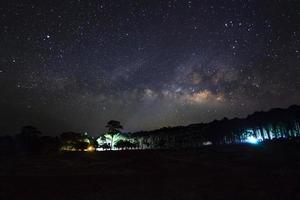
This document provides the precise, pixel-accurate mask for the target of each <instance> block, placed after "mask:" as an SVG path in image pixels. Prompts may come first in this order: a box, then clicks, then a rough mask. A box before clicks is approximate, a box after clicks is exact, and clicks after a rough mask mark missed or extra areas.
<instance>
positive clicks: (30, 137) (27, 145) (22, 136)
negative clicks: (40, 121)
mask: <svg viewBox="0 0 300 200" xmlns="http://www.w3.org/2000/svg"><path fill="white" fill-rule="evenodd" d="M41 134H42V133H41V132H40V131H39V130H38V129H37V128H36V127H34V126H24V127H22V129H21V132H20V133H19V134H17V135H16V143H17V149H18V150H20V151H25V152H38V151H39V150H40V149H41V143H40V138H39V137H40V135H41Z"/></svg>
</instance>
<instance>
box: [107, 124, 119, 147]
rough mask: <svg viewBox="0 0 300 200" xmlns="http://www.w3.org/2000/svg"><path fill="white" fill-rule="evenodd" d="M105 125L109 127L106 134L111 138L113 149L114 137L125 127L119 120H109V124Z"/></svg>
mask: <svg viewBox="0 0 300 200" xmlns="http://www.w3.org/2000/svg"><path fill="white" fill-rule="evenodd" d="M105 127H106V128H108V133H107V134H106V135H108V136H109V139H110V140H111V143H110V145H111V149H113V146H114V138H115V136H116V135H118V134H120V129H123V126H122V125H121V123H120V122H119V121H115V120H110V121H109V122H107V125H106V126H105Z"/></svg>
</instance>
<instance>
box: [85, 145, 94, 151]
mask: <svg viewBox="0 0 300 200" xmlns="http://www.w3.org/2000/svg"><path fill="white" fill-rule="evenodd" d="M86 150H87V151H95V150H96V149H95V147H93V146H89V147H88V148H87V149H86Z"/></svg>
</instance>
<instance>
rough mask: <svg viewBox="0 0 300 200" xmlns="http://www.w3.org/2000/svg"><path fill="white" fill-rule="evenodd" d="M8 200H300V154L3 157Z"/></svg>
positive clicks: (222, 151)
mask: <svg viewBox="0 0 300 200" xmlns="http://www.w3.org/2000/svg"><path fill="white" fill-rule="evenodd" d="M0 161H1V166H0V175H1V176H0V179H1V181H0V199H43V200H45V199H53V200H54V199H55V200H60V199H72V200H76V199H94V200H95V199H101V200H106V199H139V200H141V199H151V200H152V199H252V200H253V199H264V200H267V199H300V190H299V185H300V147H298V146H288V145H264V146H262V145H260V146H259V145H258V146H247V145H244V146H223V147H206V148H202V149H198V150H182V151H122V152H94V153H91V152H81V153H74V152H72V153H58V154H53V155H18V156H10V157H9V158H8V157H2V158H1V160H0Z"/></svg>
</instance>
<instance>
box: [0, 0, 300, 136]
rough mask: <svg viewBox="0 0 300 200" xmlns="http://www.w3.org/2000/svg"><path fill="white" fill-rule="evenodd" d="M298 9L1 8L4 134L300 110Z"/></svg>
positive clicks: (106, 4) (290, 4) (97, 4)
mask: <svg viewBox="0 0 300 200" xmlns="http://www.w3.org/2000/svg"><path fill="white" fill-rule="evenodd" d="M299 6H300V3H299V1H296V0H294V1H288V0H287V1H279V0H274V1H259V0H256V1H255V0H248V1H239V0H232V1H213V0H204V1H196V0H190V1H179V0H169V1H117V0H116V1H101V0H97V1H85V0H84V1H83V0H81V1H80V0H76V1H75V0H69V1H56V0H53V1H36V2H31V3H29V2H27V1H8V0H6V1H4V2H2V3H1V4H0V28H1V32H0V55H1V57H0V91H1V99H0V102H1V103H0V121H1V122H0V125H1V131H2V132H1V133H0V134H14V133H16V132H17V131H18V130H19V129H20V127H21V126H23V125H34V126H36V127H38V128H39V129H40V130H41V131H43V132H44V133H47V134H51V135H57V134H60V133H61V132H62V131H69V130H72V131H79V132H85V131H87V132H89V133H91V134H92V135H99V134H100V133H101V132H102V131H103V130H104V129H105V124H106V122H107V121H109V120H111V119H115V120H119V121H121V123H122V124H123V126H124V131H138V130H149V129H155V128H160V127H164V126H177V125H188V124H191V123H199V122H208V121H211V120H214V119H220V118H223V117H228V118H232V117H245V116H247V115H248V114H250V113H252V112H254V111H257V110H267V109H270V108H272V107H287V106H289V105H291V104H299V103H300V81H299V80H300V79H299V77H300V28H299V27H300V11H299V9H297V8H299Z"/></svg>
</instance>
